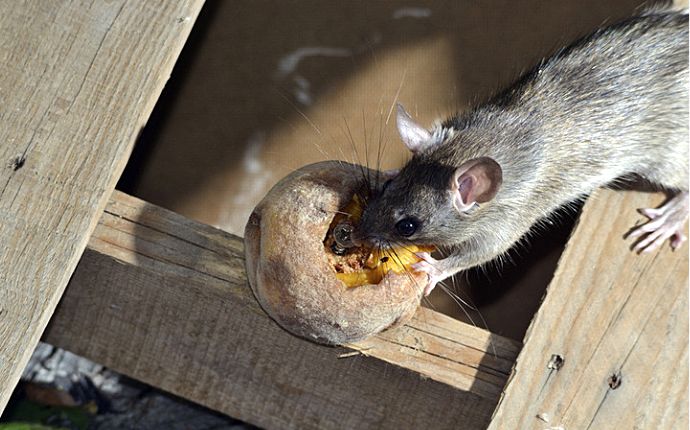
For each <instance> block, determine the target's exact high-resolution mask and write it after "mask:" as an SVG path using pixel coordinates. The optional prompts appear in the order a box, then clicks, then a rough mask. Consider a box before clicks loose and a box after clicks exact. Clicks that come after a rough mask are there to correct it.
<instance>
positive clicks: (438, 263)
mask: <svg viewBox="0 0 690 430" xmlns="http://www.w3.org/2000/svg"><path fill="white" fill-rule="evenodd" d="M397 124H398V130H399V132H400V136H401V138H402V140H403V142H404V143H405V145H406V146H407V147H408V148H409V149H410V150H411V151H412V153H413V157H412V159H411V160H410V161H409V162H408V163H407V164H406V165H405V166H404V167H403V168H402V169H401V170H400V172H399V173H398V174H397V175H396V176H395V177H393V178H392V179H390V180H388V181H387V182H385V184H384V185H383V187H381V189H380V190H379V192H378V194H377V195H375V196H374V197H373V198H371V199H370V201H369V202H368V204H367V207H366V208H365V211H364V213H363V215H362V219H361V222H360V224H359V226H358V227H357V230H356V231H355V232H354V234H353V237H354V239H355V240H357V241H369V242H372V243H374V244H376V245H378V246H384V247H388V246H392V245H396V244H397V245H401V244H402V245H404V244H405V243H415V244H433V245H437V246H440V247H442V248H444V247H447V248H449V249H450V254H449V255H448V256H447V257H446V258H444V259H442V260H435V259H433V258H432V257H431V256H429V255H428V254H423V255H421V256H422V258H423V259H424V260H423V261H421V262H420V263H418V264H417V265H416V266H415V269H416V270H420V271H425V272H427V273H428V275H429V286H428V287H427V290H426V293H427V294H428V293H429V292H430V291H431V289H433V287H434V286H435V285H436V283H437V282H440V281H442V280H443V279H445V278H448V277H449V276H452V275H453V274H455V273H457V272H458V271H460V270H463V269H467V268H469V267H472V266H476V265H479V264H482V263H485V262H487V261H489V260H492V259H494V258H495V257H497V256H499V255H502V254H504V253H505V252H506V251H507V250H508V249H509V248H510V247H511V246H512V245H513V244H515V242H517V241H518V240H520V239H521V238H522V237H523V236H524V235H525V233H527V232H528V230H529V229H530V227H531V226H532V225H534V224H535V223H539V222H540V221H543V220H546V219H547V217H548V216H549V215H550V214H551V213H552V212H553V211H554V210H556V209H557V208H559V207H561V206H563V205H565V204H568V203H569V202H572V201H574V200H577V199H580V198H583V197H585V196H586V195H588V194H589V193H591V192H592V191H593V190H595V189H596V188H597V187H600V186H603V185H606V184H610V183H612V182H614V181H616V180H617V179H619V178H622V177H624V176H625V175H628V174H637V175H639V176H641V177H642V178H644V179H646V180H648V181H649V182H651V183H653V184H656V185H659V186H662V187H664V188H665V189H667V190H669V191H671V192H673V193H674V196H673V197H672V198H671V199H670V200H669V201H668V202H667V203H666V204H664V205H663V206H661V207H660V208H658V209H642V210H640V211H641V213H642V214H644V215H645V216H647V217H648V218H650V221H649V222H647V223H646V224H644V225H642V226H640V227H638V228H636V229H635V230H633V231H632V233H631V234H630V236H631V237H635V238H638V237H639V238H640V240H639V242H637V243H636V244H635V246H634V249H635V250H637V251H645V252H648V251H653V250H654V249H656V248H658V247H659V246H660V245H661V244H662V243H663V242H665V241H666V239H670V241H671V246H672V247H673V248H674V249H675V248H676V247H678V246H680V244H681V243H682V242H683V241H684V240H685V239H686V238H685V236H684V234H683V230H684V224H685V222H686V220H687V216H688V15H687V11H685V12H664V11H654V12H649V13H647V14H645V15H643V16H639V17H635V18H631V19H629V20H627V21H624V22H622V23H619V24H615V25H612V26H610V27H607V28H604V29H601V30H599V31H597V32H595V33H594V34H592V35H590V36H588V37H586V38H583V39H581V40H579V41H577V42H576V43H574V44H573V45H571V46H570V47H568V48H565V49H563V50H561V51H560V52H558V53H557V54H555V55H554V56H553V57H551V58H549V59H546V60H544V61H542V62H541V64H539V66H538V67H536V68H534V69H533V70H532V71H531V72H529V73H528V74H526V75H525V76H523V77H522V78H521V79H520V80H519V81H518V82H517V83H515V84H514V85H513V86H511V87H509V88H508V89H507V90H505V91H503V92H502V93H500V94H499V95H498V96H496V97H495V98H493V99H492V100H491V101H489V102H488V103H485V104H483V105H480V106H478V107H476V108H474V109H473V110H471V111H469V112H466V113H463V114H461V115H459V116H456V117H453V118H450V119H448V120H446V121H445V122H443V123H441V124H439V125H437V126H435V127H434V128H433V129H432V130H431V131H427V130H426V129H425V128H423V127H421V126H420V125H418V124H416V123H415V122H414V121H413V120H412V118H411V117H410V116H409V115H408V114H407V112H405V110H404V109H403V108H402V106H400V105H399V106H398V115H397ZM612 215H613V214H612Z"/></svg>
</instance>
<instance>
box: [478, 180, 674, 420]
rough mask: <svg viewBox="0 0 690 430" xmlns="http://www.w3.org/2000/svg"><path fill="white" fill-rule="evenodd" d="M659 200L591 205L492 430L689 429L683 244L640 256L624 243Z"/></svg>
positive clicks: (626, 198)
mask: <svg viewBox="0 0 690 430" xmlns="http://www.w3.org/2000/svg"><path fill="white" fill-rule="evenodd" d="M661 201H663V197H662V196H661V195H660V194H643V193H636V192H621V191H611V190H600V191H599V192H597V193H595V194H594V195H593V197H592V198H590V199H589V201H588V202H587V204H586V205H585V208H584V211H583V214H582V216H581V218H580V221H579V223H578V226H577V228H576V230H575V232H574V233H573V236H572V238H571V239H570V241H569V243H568V246H567V248H566V250H565V253H564V254H563V256H562V257H561V260H560V262H559V265H558V269H557V271H556V274H555V277H554V279H553V281H552V282H551V284H550V286H549V288H548V291H547V294H546V298H545V300H544V302H543V303H542V305H541V308H540V309H539V311H538V312H537V314H536V316H535V318H534V320H533V321H532V324H531V326H530V329H529V330H528V333H527V335H526V336H525V340H524V348H523V350H522V351H521V353H520V355H519V356H518V359H517V364H516V368H515V371H514V373H513V375H512V376H511V380H510V382H509V383H508V385H507V388H506V391H505V394H504V396H503V398H502V400H501V402H500V405H499V407H498V409H497V411H496V414H495V417H494V419H493V420H492V422H491V426H490V427H489V428H491V429H496V430H498V429H633V428H635V429H686V428H688V245H687V244H685V245H684V247H683V248H682V249H681V250H678V251H676V252H675V253H674V252H672V251H671V249H670V247H668V246H667V247H664V249H662V250H661V251H659V252H654V253H651V254H648V255H639V256H638V255H636V254H634V253H632V252H630V251H629V249H628V247H629V245H630V243H629V242H626V241H623V235H624V234H625V233H626V232H627V231H628V230H629V229H630V227H632V226H633V225H634V224H635V222H639V221H641V220H642V219H643V217H642V216H641V215H639V214H637V213H636V212H635V208H642V207H656V206H657V205H658V204H659V203H661ZM554 355H558V356H560V357H561V358H562V360H563V361H562V363H561V366H560V369H557V368H558V367H559V366H558V365H557V364H555V363H552V364H551V365H549V362H550V361H551V360H552V357H553V356H554Z"/></svg>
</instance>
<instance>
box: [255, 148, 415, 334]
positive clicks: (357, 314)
mask: <svg viewBox="0 0 690 430" xmlns="http://www.w3.org/2000/svg"><path fill="white" fill-rule="evenodd" d="M362 172H365V173H366V174H367V175H368V177H371V178H376V177H377V174H378V173H377V172H375V171H370V170H368V169H367V168H366V167H364V166H356V165H352V164H347V163H344V162H341V161H327V162H321V163H317V164H312V165H309V166H304V167H302V168H300V169H298V170H296V171H294V172H292V173H290V175H288V176H286V177H285V178H283V179H281V180H280V181H279V182H278V183H277V184H276V185H275V186H274V187H273V188H272V189H271V191H269V192H268V194H266V196H265V197H264V198H263V199H262V200H261V202H260V203H259V204H258V205H257V206H256V208H254V211H253V212H252V214H251V216H250V217H249V220H248V221H247V225H246V227H245V231H244V243H245V253H246V260H245V261H246V266H247V279H248V280H249V285H250V287H251V289H252V291H253V292H254V295H255V296H256V299H257V300H258V302H259V304H260V305H261V307H262V308H263V309H264V310H265V311H266V313H267V314H268V315H269V316H270V317H271V318H273V319H274V320H275V321H276V322H277V323H278V324H280V325H281V326H282V327H283V328H285V329H286V330H288V331H290V332H291V333H293V334H295V335H297V336H301V337H303V338H305V339H309V340H312V341H316V342H320V343H326V344H329V345H333V344H336V345H337V344H343V343H347V342H355V341H358V340H361V339H364V338H366V337H367V336H371V335H372V334H375V333H379V332H380V331H382V330H386V329H389V328H392V327H396V326H400V325H402V324H405V322H407V321H409V320H410V318H412V316H413V315H414V313H415V310H416V309H417V307H418V306H419V304H420V301H421V300H422V296H423V294H424V287H425V285H424V284H425V282H426V281H427V275H426V273H422V272H416V271H410V270H409V262H410V261H414V259H416V256H414V255H413V253H414V251H412V249H414V248H411V247H410V248H407V247H405V249H402V250H400V249H396V250H395V252H393V250H390V252H388V253H385V254H380V253H374V252H372V249H367V248H353V247H352V245H353V242H351V241H348V235H347V232H348V231H344V234H342V235H340V237H339V239H340V244H336V243H335V240H334V238H333V228H334V227H335V226H336V225H338V224H339V223H341V222H344V223H351V225H352V226H353V227H354V226H355V225H356V224H354V220H355V219H358V218H357V216H356V215H357V209H358V208H357V207H353V208H347V207H348V204H349V203H350V202H351V201H352V200H353V198H352V195H353V194H356V193H358V192H359V193H362V187H363V185H362V176H361V175H362ZM345 209H347V210H348V211H349V213H350V214H354V215H355V216H350V217H344V216H341V217H339V219H338V220H335V221H334V218H336V217H337V214H340V213H341V212H343V211H345ZM351 209H352V210H351ZM359 209H360V210H361V206H359ZM349 231H350V232H351V231H353V230H349ZM333 245H338V246H337V247H335V250H336V251H337V253H338V254H342V255H336V253H335V252H334V250H333V248H332V246H333ZM375 249H377V248H374V250H375ZM406 250H407V251H410V252H405V251H406ZM420 250H421V249H420ZM396 253H397V256H396ZM401 261H402V264H401V265H396V264H398V263H399V262H401ZM406 265H408V266H406ZM386 270H388V271H387V272H386ZM394 270H400V271H401V273H395V272H394ZM402 272H405V273H402ZM338 274H340V275H345V276H344V278H345V280H344V281H343V280H342V279H340V278H339V277H338V276H336V275H338ZM381 275H383V279H381ZM379 281H380V282H379ZM362 284H365V285H362ZM348 285H352V286H357V285H362V287H360V288H348Z"/></svg>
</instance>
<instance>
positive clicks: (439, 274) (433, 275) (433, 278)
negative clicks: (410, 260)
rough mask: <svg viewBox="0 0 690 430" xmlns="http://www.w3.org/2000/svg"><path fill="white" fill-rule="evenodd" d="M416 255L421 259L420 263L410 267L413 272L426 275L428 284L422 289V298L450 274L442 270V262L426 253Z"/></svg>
mask: <svg viewBox="0 0 690 430" xmlns="http://www.w3.org/2000/svg"><path fill="white" fill-rule="evenodd" d="M416 255H417V257H419V258H421V259H422V261H420V262H419V263H414V264H413V265H412V266H411V267H412V270H414V271H415V272H424V273H426V274H427V276H428V278H429V283H428V284H427V285H426V287H425V288H424V297H426V296H428V295H429V294H430V293H431V291H433V289H434V288H435V287H436V284H438V283H439V282H441V281H443V280H444V279H446V278H447V277H449V276H451V275H452V273H451V274H448V273H447V272H446V271H444V270H443V269H442V266H443V264H442V262H441V261H439V260H437V259H435V258H434V257H432V256H431V254H429V253H428V252H418V253H416Z"/></svg>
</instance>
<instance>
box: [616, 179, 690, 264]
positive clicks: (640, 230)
mask: <svg viewBox="0 0 690 430" xmlns="http://www.w3.org/2000/svg"><path fill="white" fill-rule="evenodd" d="M638 211H639V212H640V213H641V214H642V215H644V216H646V217H647V218H649V221H647V222H646V223H645V224H643V225H641V226H639V227H637V228H635V229H634V230H632V231H631V232H630V234H628V237H632V238H636V237H641V236H644V235H646V237H645V238H644V239H642V240H640V241H639V242H637V243H636V244H635V246H634V247H633V251H635V252H638V253H639V252H652V251H654V250H655V249H657V248H658V247H660V246H661V245H662V244H663V243H664V242H665V241H666V239H668V238H670V239H671V248H673V249H674V250H675V249H677V248H678V247H679V246H680V245H681V244H682V243H683V242H685V240H686V239H687V237H685V234H684V233H683V231H684V230H685V229H684V227H685V222H686V221H687V220H688V192H687V191H684V192H681V193H678V194H676V195H675V196H673V198H671V200H669V201H668V202H666V204H664V205H663V206H661V207H660V208H657V209H638Z"/></svg>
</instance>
